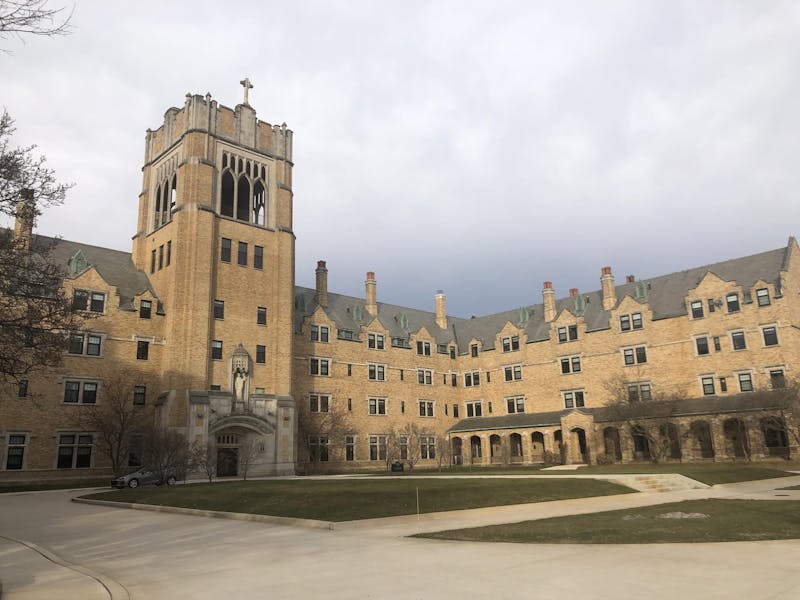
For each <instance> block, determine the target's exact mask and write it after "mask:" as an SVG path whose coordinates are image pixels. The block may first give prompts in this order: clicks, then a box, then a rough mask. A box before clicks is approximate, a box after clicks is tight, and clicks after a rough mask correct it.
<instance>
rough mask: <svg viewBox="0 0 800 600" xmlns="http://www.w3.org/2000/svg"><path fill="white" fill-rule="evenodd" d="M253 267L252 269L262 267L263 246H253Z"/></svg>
mask: <svg viewBox="0 0 800 600" xmlns="http://www.w3.org/2000/svg"><path fill="white" fill-rule="evenodd" d="M253 268H254V269H259V270H261V269H263V268H264V247H263V246H253Z"/></svg>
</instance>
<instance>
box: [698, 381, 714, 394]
mask: <svg viewBox="0 0 800 600" xmlns="http://www.w3.org/2000/svg"><path fill="white" fill-rule="evenodd" d="M700 382H701V383H702V385H703V395H705V396H713V395H714V394H715V393H716V390H715V389H714V378H713V377H703V378H701V379H700Z"/></svg>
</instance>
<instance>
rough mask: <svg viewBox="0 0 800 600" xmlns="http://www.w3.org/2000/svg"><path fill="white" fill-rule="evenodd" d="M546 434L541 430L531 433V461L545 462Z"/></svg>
mask: <svg viewBox="0 0 800 600" xmlns="http://www.w3.org/2000/svg"><path fill="white" fill-rule="evenodd" d="M544 453H545V447H544V434H543V433H542V432H541V431H534V432H533V433H532V434H531V462H538V463H543V462H544Z"/></svg>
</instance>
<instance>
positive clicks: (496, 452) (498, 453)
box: [489, 433, 505, 465]
mask: <svg viewBox="0 0 800 600" xmlns="http://www.w3.org/2000/svg"><path fill="white" fill-rule="evenodd" d="M489 451H490V458H491V461H492V464H493V465H499V464H503V463H504V462H505V448H503V440H502V438H501V437H500V436H499V435H497V434H496V433H493V434H492V435H490V436H489Z"/></svg>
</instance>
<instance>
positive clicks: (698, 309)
mask: <svg viewBox="0 0 800 600" xmlns="http://www.w3.org/2000/svg"><path fill="white" fill-rule="evenodd" d="M691 307H692V318H693V319H702V318H703V301H702V300H694V301H693V302H692V304H691Z"/></svg>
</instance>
